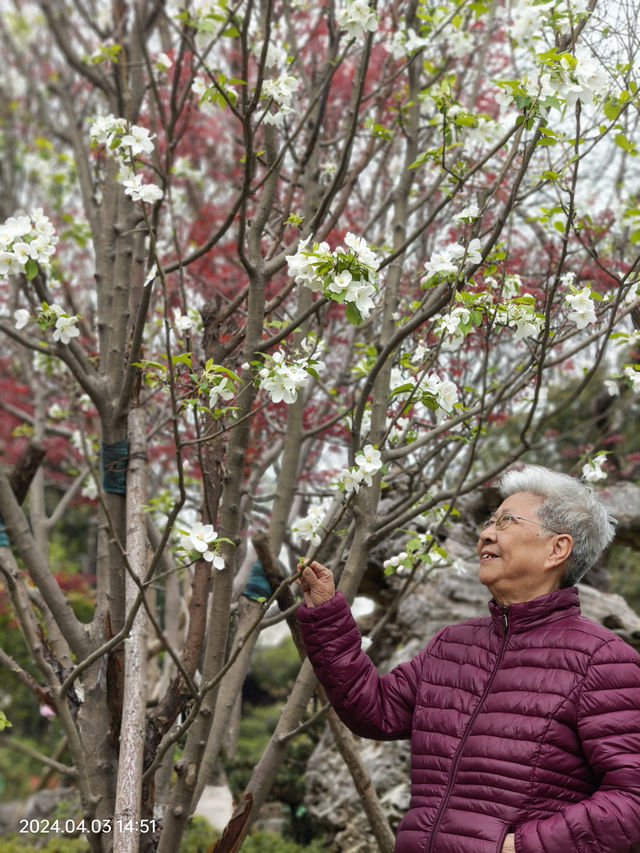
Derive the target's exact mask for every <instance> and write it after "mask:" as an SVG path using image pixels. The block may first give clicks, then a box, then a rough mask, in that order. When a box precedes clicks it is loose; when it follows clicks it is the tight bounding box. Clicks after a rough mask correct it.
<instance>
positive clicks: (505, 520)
mask: <svg viewBox="0 0 640 853" xmlns="http://www.w3.org/2000/svg"><path fill="white" fill-rule="evenodd" d="M514 520H515V521H528V522H529V524H537V526H538V527H544V528H545V530H550V531H551V532H552V533H557V534H558V535H559V536H561V535H562V534H561V532H560V531H559V530H554V529H553V527H549V526H548V525H546V524H541V523H540V522H539V521H533V520H532V519H530V518H523V517H522V516H521V515H514V514H513V513H511V512H503V513H502V515H499V516H498V517H497V518H493V517H491V518H488V519H487V520H486V521H485V523H484V524H483V525H482V527H481V528H480V530H481V531H482V530H486V529H487V527H491V525H492V524H493V525H495V528H496V530H504V529H505V528H506V527H508V526H509V525H510V524H511V522H512V521H514Z"/></svg>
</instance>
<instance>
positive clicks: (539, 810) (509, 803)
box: [298, 587, 640, 853]
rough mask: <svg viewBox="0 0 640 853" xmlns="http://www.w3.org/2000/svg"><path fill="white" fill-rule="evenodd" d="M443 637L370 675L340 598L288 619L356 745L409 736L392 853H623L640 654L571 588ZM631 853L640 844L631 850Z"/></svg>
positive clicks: (631, 816)
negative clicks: (507, 840) (404, 793)
mask: <svg viewBox="0 0 640 853" xmlns="http://www.w3.org/2000/svg"><path fill="white" fill-rule="evenodd" d="M489 607H490V616H488V617H486V618H478V619H470V620H468V621H467V622H462V623H461V624H459V625H453V626H451V627H448V628H444V629H442V630H441V631H440V632H439V633H438V634H436V636H435V637H434V638H433V639H432V640H431V642H430V643H429V645H428V646H427V648H426V649H424V650H423V651H422V652H421V653H420V654H419V655H417V656H416V657H415V658H414V659H413V660H411V661H409V662H407V663H404V664H402V665H401V666H398V667H396V668H395V669H394V670H393V671H392V672H390V673H388V674H386V675H378V673H377V671H376V669H375V667H374V666H373V664H372V663H371V661H370V660H369V658H368V657H367V656H366V655H365V654H364V653H363V652H362V651H361V649H360V634H359V632H358V629H357V627H356V624H355V622H354V620H353V617H352V616H351V611H350V610H349V607H348V605H347V602H346V600H345V598H344V596H343V595H342V594H341V593H337V594H336V596H335V598H333V599H331V601H328V602H326V603H325V604H321V605H319V606H318V607H313V608H309V607H306V606H305V605H302V606H301V607H300V608H299V610H298V618H299V621H300V624H301V628H302V633H303V637H304V641H305V644H306V648H307V652H308V654H309V658H310V660H311V663H312V664H313V666H314V669H315V672H316V674H317V676H318V678H319V680H320V682H321V683H322V685H323V686H324V688H325V690H326V692H327V695H328V697H329V699H330V701H331V704H332V705H333V706H334V708H335V709H336V710H337V712H338V713H339V715H340V717H341V718H342V719H343V720H344V722H345V723H346V724H347V725H348V726H349V728H351V729H352V730H353V731H354V732H355V733H356V734H358V735H361V736H363V737H369V738H375V739H376V740H392V739H396V738H409V737H410V738H411V802H410V807H409V811H408V812H407V814H406V815H405V817H404V818H403V819H402V821H401V823H400V825H399V827H398V833H397V840H396V847H395V850H396V853H499V851H501V850H502V844H503V840H504V837H505V835H506V834H507V833H508V832H515V845H516V851H517V853H572V851H578V853H631V851H635V850H636V845H638V844H639V842H640V656H639V655H638V654H637V653H636V652H635V651H634V650H633V649H632V648H631V647H630V646H629V645H627V644H626V643H625V642H624V641H623V640H621V639H620V638H619V637H616V636H615V634H613V633H611V632H610V631H608V630H607V629H606V628H603V627H602V626H601V625H599V624H597V623H595V622H592V621H591V620H590V619H587V618H586V617H584V616H581V615H580V604H579V600H578V592H577V590H576V589H575V587H572V588H570V589H562V590H559V591H557V592H553V593H550V594H549V595H543V596H541V597H540V598H536V599H534V600H533V601H528V602H524V603H522V604H512V605H511V606H510V607H509V608H502V607H499V606H498V605H496V604H495V603H493V602H492V603H491V604H490V605H489ZM637 849H638V850H640V846H638V847H637Z"/></svg>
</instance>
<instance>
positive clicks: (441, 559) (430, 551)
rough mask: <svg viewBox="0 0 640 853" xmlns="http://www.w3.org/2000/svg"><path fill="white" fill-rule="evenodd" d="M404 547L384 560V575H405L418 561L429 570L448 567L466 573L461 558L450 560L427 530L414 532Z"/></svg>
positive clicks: (418, 563)
mask: <svg viewBox="0 0 640 853" xmlns="http://www.w3.org/2000/svg"><path fill="white" fill-rule="evenodd" d="M405 549H406V550H404V551H400V553H398V554H394V555H393V556H392V557H389V558H388V559H386V560H385V561H384V563H383V564H382V565H383V568H384V573H385V575H391V574H394V573H395V574H398V575H407V574H409V573H410V572H411V571H413V569H414V568H416V567H417V566H418V565H420V563H422V564H423V566H424V568H428V569H429V571H434V570H438V571H439V570H441V569H447V568H448V569H450V570H451V571H452V572H454V573H455V574H457V575H465V574H467V568H466V566H465V565H464V563H463V562H462V560H459V559H457V560H452V559H451V557H450V556H449V554H448V553H447V551H446V550H445V549H444V548H443V547H442V546H441V545H438V544H435V541H434V538H433V535H432V534H431V533H429V532H426V533H416V534H415V535H414V536H412V538H411V539H410V540H409V541H408V542H407V544H406V546H405Z"/></svg>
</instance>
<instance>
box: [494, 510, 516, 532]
mask: <svg viewBox="0 0 640 853" xmlns="http://www.w3.org/2000/svg"><path fill="white" fill-rule="evenodd" d="M511 518H512V516H511V515H510V514H509V513H508V512H504V513H502V515H501V516H500V518H497V519H496V530H504V529H505V527H508V526H509V524H510V523H511Z"/></svg>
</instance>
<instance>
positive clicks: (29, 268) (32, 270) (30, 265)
mask: <svg viewBox="0 0 640 853" xmlns="http://www.w3.org/2000/svg"><path fill="white" fill-rule="evenodd" d="M24 274H25V275H26V277H27V281H31V280H32V279H34V278H35V277H36V276H37V275H38V262H37V261H35V260H34V259H33V258H29V260H28V261H27V263H26V264H25V266H24Z"/></svg>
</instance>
